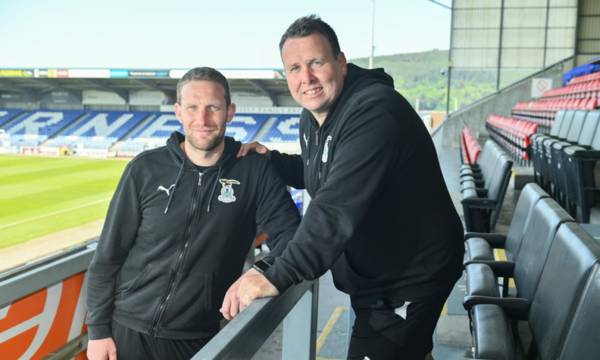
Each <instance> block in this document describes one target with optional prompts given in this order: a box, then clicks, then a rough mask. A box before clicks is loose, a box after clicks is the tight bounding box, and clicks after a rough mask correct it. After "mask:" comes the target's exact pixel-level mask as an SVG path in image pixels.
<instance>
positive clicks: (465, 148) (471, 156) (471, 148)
mask: <svg viewBox="0 0 600 360" xmlns="http://www.w3.org/2000/svg"><path fill="white" fill-rule="evenodd" d="M480 153H481V146H480V145H479V141H477V139H476V138H475V137H474V136H473V133H472V132H471V129H470V128H469V127H468V126H465V127H464V128H463V130H462V131H461V133H460V161H461V163H463V164H469V165H474V164H476V163H477V159H478V158H479V154H480Z"/></svg>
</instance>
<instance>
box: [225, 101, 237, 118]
mask: <svg viewBox="0 0 600 360" xmlns="http://www.w3.org/2000/svg"><path fill="white" fill-rule="evenodd" d="M234 116H235V103H231V104H229V106H228V107H227V122H230V121H231V120H233V117H234Z"/></svg>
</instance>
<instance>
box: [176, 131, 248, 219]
mask: <svg viewBox="0 0 600 360" xmlns="http://www.w3.org/2000/svg"><path fill="white" fill-rule="evenodd" d="M184 140H185V136H184V135H183V134H181V133H180V132H177V131H174V132H173V133H172V134H171V136H170V137H169V140H168V141H167V148H168V150H169V153H170V154H171V157H172V158H173V160H174V162H175V163H176V164H178V165H179V170H178V171H177V176H176V178H175V186H174V187H173V190H172V191H171V193H170V194H169V200H167V206H165V210H164V214H167V213H168V212H169V207H170V206H171V203H172V202H173V199H174V198H175V192H176V191H177V187H178V185H179V182H180V181H181V178H182V177H183V173H184V171H185V169H188V170H194V171H197V172H202V171H201V170H200V167H199V166H197V165H195V164H194V163H192V162H191V161H190V159H188V157H187V156H186V155H185V153H184V152H183V150H182V149H181V143H182V142H183V141H184ZM239 148H240V143H239V142H237V141H235V140H233V138H230V137H225V150H224V151H223V154H222V155H221V157H220V158H219V160H218V161H217V163H216V164H215V165H213V166H210V167H207V168H206V170H204V172H210V171H215V170H216V171H217V176H216V177H215V181H213V184H212V186H211V190H210V196H209V198H208V205H207V207H206V212H210V208H211V204H212V198H213V195H214V194H215V191H216V189H217V183H218V182H219V178H220V177H221V172H222V170H223V165H224V164H225V163H227V162H228V161H229V160H230V159H232V158H235V156H232V154H235V153H237V151H238V150H239Z"/></svg>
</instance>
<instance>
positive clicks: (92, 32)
mask: <svg viewBox="0 0 600 360" xmlns="http://www.w3.org/2000/svg"><path fill="white" fill-rule="evenodd" d="M440 1H441V2H443V3H446V4H449V3H450V1H449V0H448V1H445V0H440ZM371 4H372V2H371V0H303V1H286V0H278V1H275V0H246V1H244V0H195V1H192V0H165V1H154V0H145V1H143V0H97V1H89V0H87V1H86V0H0V34H1V38H2V50H1V52H0V53H1V56H0V68H11V67H19V68H23V67H38V68H39V67H41V68H44V67H100V68H190V67H194V66H205V65H206V66H213V67H217V68H281V63H280V60H279V51H278V47H277V46H278V42H279V38H280V36H281V34H282V33H283V31H285V29H286V28H287V26H288V25H289V24H290V23H291V22H292V21H293V20H295V19H296V18H298V17H300V16H303V15H307V14H311V13H314V14H318V15H320V16H321V18H323V20H325V21H326V22H328V23H329V24H330V25H331V26H332V27H333V28H334V29H335V31H336V33H337V34H338V37H339V40H340V45H341V47H342V50H343V51H344V52H345V53H346V56H347V57H348V58H357V57H366V56H368V55H369V52H370V46H371ZM449 28H450V10H448V9H446V8H443V7H441V6H439V5H436V4H434V3H432V2H430V1H428V0H375V54H376V55H390V54H397V53H406V52H415V51H424V50H430V49H448V43H449Z"/></svg>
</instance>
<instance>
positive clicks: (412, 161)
mask: <svg viewBox="0 0 600 360" xmlns="http://www.w3.org/2000/svg"><path fill="white" fill-rule="evenodd" d="M279 50H280V54H281V59H282V61H283V65H284V68H285V71H286V75H287V84H288V88H289V90H290V93H291V94H292V97H293V98H294V100H296V102H298V103H299V104H300V105H301V106H302V107H303V108H304V109H303V111H302V114H301V116H300V139H301V141H300V147H301V151H302V152H301V156H297V155H296V156H294V155H285V154H281V153H279V152H276V151H272V152H270V153H269V156H270V159H271V162H272V163H273V164H274V165H275V167H276V168H277V169H278V171H279V173H280V174H281V175H282V177H284V178H285V181H286V182H287V183H288V184H290V185H292V186H294V187H295V188H304V187H306V189H307V190H308V192H309V194H310V195H311V198H312V200H311V202H310V205H309V207H308V209H307V211H306V213H305V215H304V218H303V219H302V222H301V224H300V226H299V227H298V231H297V232H296V234H295V235H294V238H293V239H292V241H290V242H289V243H288V245H287V247H286V249H285V251H284V252H283V253H282V254H281V256H275V257H271V258H267V259H265V260H261V261H260V262H259V263H257V264H256V267H257V268H258V269H259V270H260V271H262V274H261V275H256V274H255V273H248V274H247V275H244V276H243V277H242V278H240V280H239V281H237V282H236V283H235V284H234V286H232V287H231V288H230V290H229V291H228V292H227V295H226V297H225V301H224V302H223V307H222V309H221V311H222V312H223V314H224V316H225V317H226V318H231V317H233V316H235V315H236V314H237V313H238V311H240V310H242V309H244V308H245V307H246V306H247V305H248V303H249V302H250V301H251V300H252V299H254V298H257V297H263V296H274V295H277V294H278V293H281V292H282V291H284V290H285V289H286V288H288V287H289V286H291V285H292V284H295V283H298V282H300V281H302V280H305V279H315V278H318V277H319V276H321V275H323V273H325V272H326V271H327V270H328V269H331V272H332V274H333V280H334V283H335V285H336V287H337V288H338V289H340V290H341V291H343V292H345V293H347V294H349V295H350V299H351V302H352V308H353V309H354V312H355V313H356V321H355V323H354V327H353V331H352V338H351V340H350V346H349V351H348V358H350V359H364V358H370V359H411V360H412V359H418V360H423V359H424V358H426V356H428V355H427V354H428V353H429V352H430V351H431V350H432V348H433V342H432V335H433V331H434V329H435V325H436V323H437V321H438V318H439V315H440V312H441V310H442V307H443V305H444V302H445V300H446V298H447V297H448V295H449V294H450V291H451V289H452V287H453V285H454V283H455V282H456V280H457V279H458V278H459V277H460V275H461V274H462V258H463V253H464V247H463V236H462V235H463V229H462V224H461V222H460V218H459V217H458V214H457V213H456V210H455V209H454V206H453V204H452V201H451V199H450V195H449V193H448V190H447V188H446V185H445V183H444V179H443V177H442V172H441V169H440V166H439V163H438V160H437V156H436V152H435V148H434V145H433V142H432V140H431V136H430V135H429V133H428V132H427V130H426V128H425V126H424V125H423V122H422V121H421V119H420V118H419V116H418V115H417V113H416V112H415V111H414V110H413V109H412V107H411V106H410V104H409V103H408V102H407V101H406V100H405V99H404V98H403V97H402V96H401V95H400V94H399V93H398V92H396V91H395V89H394V85H393V80H392V78H391V77H390V76H389V75H387V74H386V73H385V72H383V71H382V69H375V70H367V69H362V68H360V67H358V66H356V65H354V64H349V63H347V62H346V57H345V55H344V53H343V52H342V51H341V50H340V45H339V43H338V39H337V36H336V34H335V32H334V31H333V29H332V28H331V27H330V26H329V25H328V24H327V23H325V22H324V21H322V20H321V19H319V18H318V17H316V16H307V17H302V18H300V19H298V20H296V21H295V22H294V23H293V24H291V25H290V27H289V28H288V29H287V31H286V32H285V33H284V34H283V36H282V37H281V41H280V43H279ZM248 149H251V150H252V149H253V150H256V151H258V152H262V153H265V152H267V151H268V150H267V149H266V148H264V146H262V145H260V144H257V143H254V144H252V145H250V146H248V147H247V148H246V149H245V150H244V149H243V150H242V152H241V153H240V155H243V154H244V153H245V152H247V151H248Z"/></svg>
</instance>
